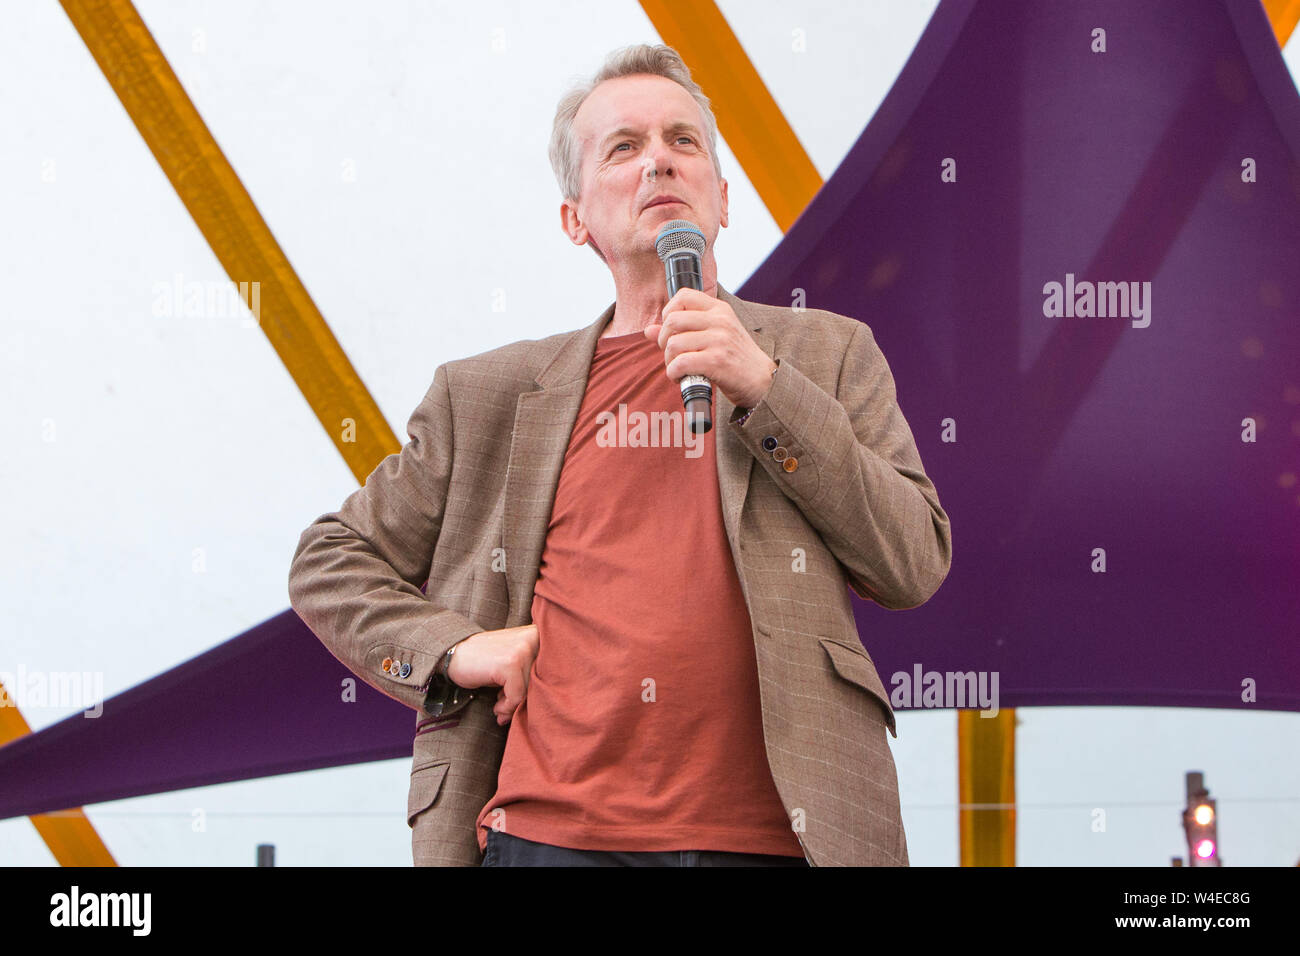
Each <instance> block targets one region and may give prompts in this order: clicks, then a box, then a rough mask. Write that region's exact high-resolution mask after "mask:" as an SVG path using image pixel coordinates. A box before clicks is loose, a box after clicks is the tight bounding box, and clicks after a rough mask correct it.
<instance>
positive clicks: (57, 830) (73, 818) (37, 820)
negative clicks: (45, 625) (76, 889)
mask: <svg viewBox="0 0 1300 956" xmlns="http://www.w3.org/2000/svg"><path fill="white" fill-rule="evenodd" d="M31 732H32V728H31V726H30V725H29V724H28V723H27V719H26V718H25V717H23V715H22V712H21V711H19V710H18V705H17V704H16V703H14V701H13V700H12V699H10V697H9V695H8V694H7V693H6V692H5V688H4V684H0V747H3V746H4V745H5V744H7V743H9V741H11V740H16V739H17V738H19V737H25V736H27V735H28V734H30V733H31ZM27 819H29V820H31V821H32V825H33V826H35V827H36V832H37V833H39V834H40V835H41V839H43V840H44V841H45V845H46V846H47V847H49V848H50V852H51V853H53V854H54V859H55V860H57V861H58V863H59V865H60V866H117V861H116V860H114V859H113V855H112V854H111V853H109V852H108V847H106V846H105V845H104V841H103V840H101V839H100V838H99V834H98V833H96V832H95V828H94V826H93V825H92V824H91V822H90V820H89V819H88V818H87V817H86V812H85V811H84V810H82V809H81V807H74V808H73V809H71V810H61V811H59V812H58V813H40V814H36V815H34V816H30V817H28V818H27Z"/></svg>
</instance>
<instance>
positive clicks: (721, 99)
mask: <svg viewBox="0 0 1300 956" xmlns="http://www.w3.org/2000/svg"><path fill="white" fill-rule="evenodd" d="M641 6H642V8H643V9H644V10H645V12H646V15H647V16H648V17H649V18H650V20H651V22H652V23H653V24H654V25H655V29H656V30H658V31H659V35H660V37H662V38H663V41H664V43H666V44H668V45H669V46H671V47H672V48H673V49H675V50H676V51H677V52H678V53H679V54H681V57H682V59H683V60H684V61H685V62H686V65H687V66H688V67H690V70H691V77H692V78H693V79H694V80H695V82H696V83H698V84H699V85H700V89H702V90H703V91H704V95H705V96H707V97H709V99H710V101H711V105H712V107H713V113H714V115H715V116H716V117H717V120H718V133H719V134H720V135H721V136H722V138H723V139H725V140H726V141H727V145H728V146H729V147H730V148H731V151H732V153H733V154H735V157H736V159H737V161H738V162H739V163H740V166H741V168H742V169H743V170H744V171H745V175H746V176H748V177H749V181H750V182H751V183H752V184H753V186H754V189H755V191H757V193H758V195H759V198H760V199H762V200H763V202H764V204H765V205H766V206H767V209H768V212H770V213H771V214H772V218H773V219H775V220H776V224H777V225H778V226H779V227H780V228H781V231H782V232H786V231H787V230H788V229H789V228H790V227H791V226H792V225H794V221H795V220H796V219H797V218H799V214H800V213H801V212H803V211H804V209H805V208H806V207H807V205H808V203H809V202H811V201H812V198H813V196H815V195H817V191H818V190H819V189H821V188H822V178H821V175H820V174H819V173H818V172H817V168H816V167H815V166H813V163H812V160H811V159H809V158H808V154H807V153H806V152H805V151H804V148H803V146H802V144H800V142H799V138H798V137H797V136H795V134H794V130H792V129H791V128H790V124H789V123H787V122H786V119H785V116H783V115H782V113H781V109H780V107H778V106H777V105H776V100H774V99H772V94H771V93H769V92H768V90H767V87H766V86H765V85H764V84H763V80H762V79H761V78H760V77H759V75H758V71H757V70H755V69H754V64H753V63H751V62H750V61H749V57H748V56H746V54H745V51H744V49H743V48H742V47H741V45H740V41H739V40H737V39H736V35H735V34H734V33H732V32H731V27H730V25H729V24H728V23H727V21H726V19H725V18H724V17H723V16H722V12H721V11H720V10H719V9H718V7H717V4H715V3H713V2H712V0H703V2H700V0H691V2H686V0H641Z"/></svg>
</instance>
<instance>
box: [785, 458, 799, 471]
mask: <svg viewBox="0 0 1300 956" xmlns="http://www.w3.org/2000/svg"><path fill="white" fill-rule="evenodd" d="M781 467H782V468H784V469H785V470H786V471H794V470H795V469H796V468H798V467H799V459H798V458H787V459H786V460H785V461H783V462H781Z"/></svg>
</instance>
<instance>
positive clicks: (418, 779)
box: [406, 760, 451, 828]
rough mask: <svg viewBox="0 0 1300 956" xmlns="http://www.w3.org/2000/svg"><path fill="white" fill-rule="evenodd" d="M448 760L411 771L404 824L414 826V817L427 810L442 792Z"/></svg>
mask: <svg viewBox="0 0 1300 956" xmlns="http://www.w3.org/2000/svg"><path fill="white" fill-rule="evenodd" d="M450 766H451V761H450V760H443V761H441V762H439V763H431V764H425V765H424V766H423V767H416V768H415V769H414V770H412V771H411V789H410V790H409V791H408V792H407V794H406V825H407V826H408V827H412V828H414V826H415V818H416V817H418V816H419V815H420V814H421V813H423V812H424V811H425V810H428V809H429V808H430V807H431V806H433V805H434V803H435V802H436V801H437V799H438V794H439V793H441V792H442V781H443V780H444V779H445V778H446V776H447V769H448V768H449V767H450Z"/></svg>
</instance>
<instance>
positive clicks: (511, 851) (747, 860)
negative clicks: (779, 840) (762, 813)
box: [482, 829, 808, 866]
mask: <svg viewBox="0 0 1300 956" xmlns="http://www.w3.org/2000/svg"><path fill="white" fill-rule="evenodd" d="M482 865H483V866H807V865H808V861H807V860H805V859H804V858H803V857H801V856H778V855H775V854H771V853H724V852H723V851H721V850H654V851H645V852H635V853H633V852H623V851H621V850H573V849H570V848H569V847H564V846H552V845H551V844H549V843H537V842H535V841H533V840H525V839H524V838H523V837H518V836H512V835H510V834H509V833H506V832H504V831H502V830H491V829H489V830H488V834H487V852H485V853H484V854H483V864H482Z"/></svg>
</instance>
